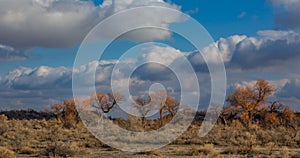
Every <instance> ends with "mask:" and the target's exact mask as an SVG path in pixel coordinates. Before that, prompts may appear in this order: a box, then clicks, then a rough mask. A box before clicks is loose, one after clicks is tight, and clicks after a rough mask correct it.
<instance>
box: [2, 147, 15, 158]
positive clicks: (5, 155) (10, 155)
mask: <svg viewBox="0 0 300 158" xmlns="http://www.w3.org/2000/svg"><path fill="white" fill-rule="evenodd" d="M15 157H16V156H15V154H14V152H13V151H11V150H9V149H7V148H5V147H0V158H15Z"/></svg>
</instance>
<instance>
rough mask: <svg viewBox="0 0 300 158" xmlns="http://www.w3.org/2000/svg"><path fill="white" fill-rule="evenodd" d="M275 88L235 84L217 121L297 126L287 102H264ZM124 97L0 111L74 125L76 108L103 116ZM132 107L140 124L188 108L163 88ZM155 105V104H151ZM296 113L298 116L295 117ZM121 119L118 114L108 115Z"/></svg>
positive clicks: (164, 120)
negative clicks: (155, 113)
mask: <svg viewBox="0 0 300 158" xmlns="http://www.w3.org/2000/svg"><path fill="white" fill-rule="evenodd" d="M274 91H275V89H274V87H273V86H272V85H271V84H270V83H269V82H268V81H266V80H258V81H257V82H256V83H255V85H253V86H252V87H243V86H241V87H239V88H237V89H236V90H235V91H234V92H233V93H232V94H231V95H229V96H228V98H227V100H226V101H227V102H228V103H229V105H227V106H224V108H223V109H222V110H220V111H218V110H217V107H216V111H215V112H216V113H220V116H219V119H218V121H217V123H218V124H223V125H225V126H226V125H229V124H230V123H231V122H232V121H233V120H239V121H240V122H241V123H242V124H243V125H244V126H245V127H247V128H248V127H251V126H252V125H261V126H263V127H267V128H273V127H276V126H280V125H284V126H286V127H292V128H296V127H297V126H299V121H298V120H299V118H300V114H296V113H295V112H294V111H293V110H291V109H290V108H289V107H288V106H285V105H284V104H282V103H280V102H268V97H269V96H271V95H273V93H274ZM124 100H125V98H124V96H123V95H122V94H121V93H119V92H113V93H107V94H105V93H102V92H98V93H96V94H93V95H91V96H90V97H88V98H81V99H78V98H77V99H70V100H65V101H63V103H61V104H54V105H52V106H51V109H49V110H45V111H44V112H36V111H34V110H31V109H29V110H17V111H2V112H0V115H1V114H4V115H6V116H7V117H8V119H21V120H22V119H27V120H30V119H45V120H49V119H54V118H55V119H57V120H58V121H60V122H62V123H63V124H64V126H65V127H67V128H71V127H75V126H76V124H78V123H79V122H80V117H79V113H78V110H79V111H82V110H84V111H92V112H94V113H96V114H97V115H99V116H101V117H104V114H105V113H109V112H110V111H111V110H112V109H113V108H114V107H115V106H117V105H118V103H121V102H123V101H124ZM132 104H133V107H134V108H135V110H136V112H137V113H138V114H139V115H140V120H141V124H142V125H143V126H146V124H147V122H149V120H148V118H146V116H147V114H148V113H149V112H150V111H151V110H153V108H155V109H157V110H158V111H159V118H155V119H154V120H153V119H152V120H153V121H157V122H159V124H160V125H163V124H165V123H168V121H170V120H171V119H172V118H173V116H174V115H175V114H176V113H177V112H178V110H179V109H188V108H187V106H183V105H180V103H179V102H178V101H176V100H175V99H174V98H172V97H170V96H168V93H167V92H164V91H157V92H155V93H151V94H149V95H148V96H143V97H136V98H134V103H132ZM154 106H155V107H154ZM206 114H207V113H206V111H200V112H197V113H196V116H195V119H194V122H202V121H203V119H204V117H205V115H206ZM297 115H298V117H297ZM110 119H115V120H121V121H123V122H124V121H125V122H126V120H125V119H122V118H110Z"/></svg>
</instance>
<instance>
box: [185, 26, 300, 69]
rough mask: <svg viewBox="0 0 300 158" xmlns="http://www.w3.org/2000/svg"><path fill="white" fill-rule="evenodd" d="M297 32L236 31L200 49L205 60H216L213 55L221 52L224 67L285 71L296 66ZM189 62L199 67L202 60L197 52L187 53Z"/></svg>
mask: <svg viewBox="0 0 300 158" xmlns="http://www.w3.org/2000/svg"><path fill="white" fill-rule="evenodd" d="M298 50H300V34H299V33H297V32H295V31H273V30H266V31H259V32H258V36H256V37H247V36H245V35H235V36H230V37H228V38H220V39H219V40H218V41H217V42H215V43H213V44H211V45H209V46H207V47H205V48H203V49H202V50H201V51H202V53H203V54H205V55H206V56H207V57H208V58H207V59H208V62H217V61H216V59H217V58H216V56H215V55H218V53H219V55H221V56H222V58H223V61H224V63H225V65H226V68H227V71H233V70H236V69H238V70H251V71H257V70H260V71H261V70H266V71H277V72H278V71H285V70H289V71H291V70H294V71H298V68H297V67H295V66H294V64H295V63H297V61H298V60H299V59H300V53H299V51H298ZM188 58H189V60H190V61H191V63H192V64H193V65H194V66H195V67H196V68H198V69H199V70H202V69H201V68H203V67H205V65H206V64H205V62H204V59H203V57H202V55H201V54H200V53H198V52H194V53H191V54H190V55H189V57H188Z"/></svg>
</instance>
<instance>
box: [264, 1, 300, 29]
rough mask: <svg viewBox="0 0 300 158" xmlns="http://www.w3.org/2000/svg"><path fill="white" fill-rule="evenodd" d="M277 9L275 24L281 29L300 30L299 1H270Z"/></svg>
mask: <svg viewBox="0 0 300 158" xmlns="http://www.w3.org/2000/svg"><path fill="white" fill-rule="evenodd" d="M269 1H270V2H271V3H272V5H273V6H274V8H275V23H276V25H277V26H278V27H279V28H288V29H294V30H298V31H299V30H300V21H299V17H300V1H299V0H269Z"/></svg>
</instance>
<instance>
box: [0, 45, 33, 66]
mask: <svg viewBox="0 0 300 158" xmlns="http://www.w3.org/2000/svg"><path fill="white" fill-rule="evenodd" d="M27 58H28V55H27V53H26V50H23V49H15V48H13V47H10V46H5V45H1V44H0V62H4V61H16V60H25V59H27Z"/></svg>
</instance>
